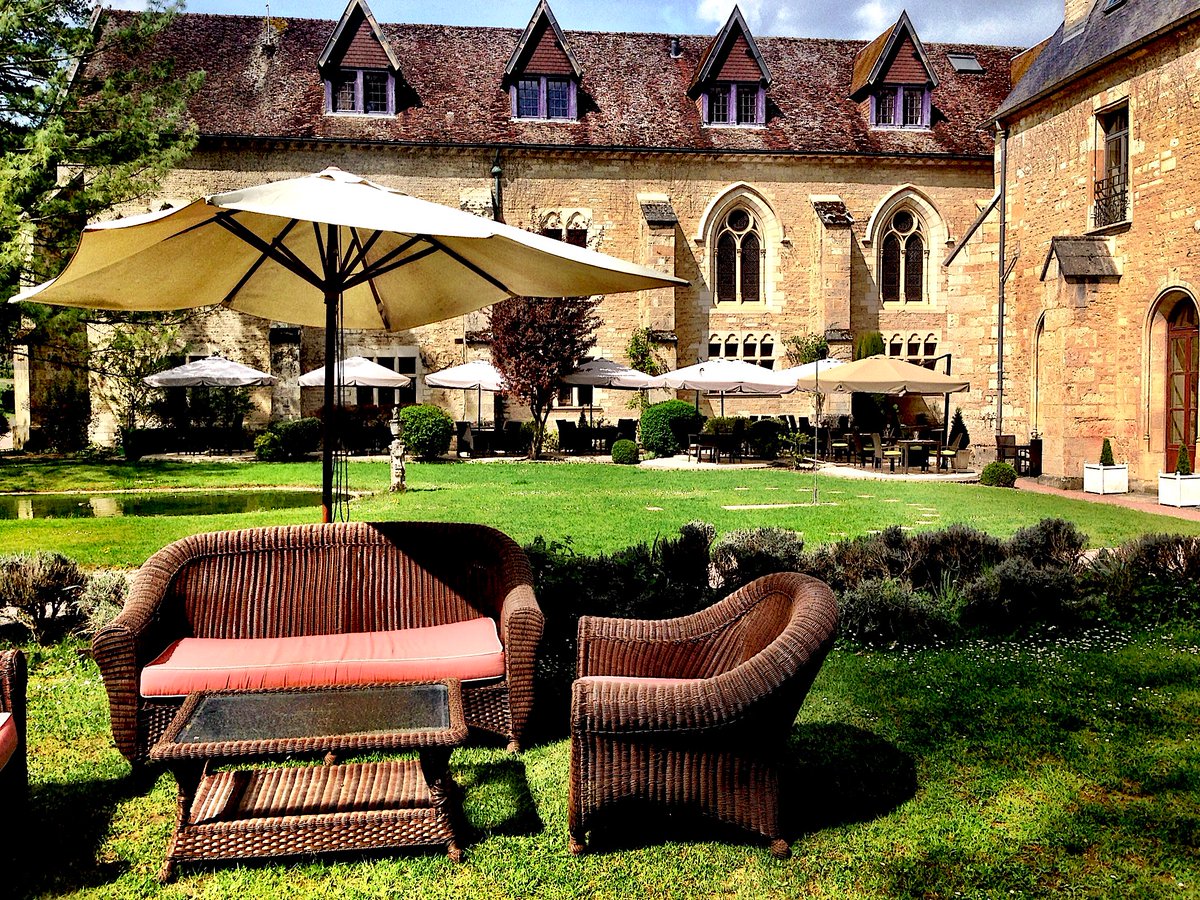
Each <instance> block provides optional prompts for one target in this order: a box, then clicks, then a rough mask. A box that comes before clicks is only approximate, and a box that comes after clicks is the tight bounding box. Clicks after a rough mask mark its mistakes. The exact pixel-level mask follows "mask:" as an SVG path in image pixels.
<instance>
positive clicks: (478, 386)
mask: <svg viewBox="0 0 1200 900" xmlns="http://www.w3.org/2000/svg"><path fill="white" fill-rule="evenodd" d="M425 383H426V384H427V385H429V386H430V387H440V388H459V389H460V390H465V391H469V390H474V391H475V392H476V404H475V409H476V415H477V417H478V418H477V422H478V424H479V425H482V424H483V392H484V391H492V392H493V393H494V392H496V391H506V390H508V383H507V382H506V381H505V380H504V376H503V375H501V374H500V370H499V369H497V368H496V367H495V366H494V365H492V364H491V363H490V362H488V361H487V360H486V359H473V360H471V361H470V362H468V363H463V364H462V365H459V366H451V367H450V368H448V369H442V370H441V371H440V372H431V373H429V374H428V375H426V376H425Z"/></svg>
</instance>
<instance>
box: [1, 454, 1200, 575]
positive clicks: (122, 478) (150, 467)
mask: <svg viewBox="0 0 1200 900" xmlns="http://www.w3.org/2000/svg"><path fill="white" fill-rule="evenodd" d="M408 471H409V485H410V488H411V490H409V491H408V492H407V493H405V494H403V495H396V494H388V493H387V492H386V488H387V478H388V473H387V466H386V464H384V463H351V465H350V482H349V483H350V487H351V489H352V490H355V491H374V492H377V493H376V494H375V495H374V496H371V497H366V498H363V499H359V500H356V501H355V502H354V503H353V504H352V512H351V515H352V517H353V518H355V519H358V520H373V519H418V520H426V521H468V522H480V523H484V524H489V525H494V526H496V527H498V528H500V529H502V530H503V531H505V532H507V533H508V534H510V535H512V536H513V538H515V539H516V540H517V541H518V542H520V543H527V542H529V541H531V540H533V539H534V538H535V537H538V536H544V537H546V538H548V539H557V540H561V539H564V538H567V537H569V538H570V539H571V541H572V542H573V545H574V547H575V548H576V549H577V550H579V551H580V552H586V553H595V552H599V551H611V550H615V549H618V548H621V547H624V546H628V545H629V544H633V543H636V542H639V541H652V540H654V539H655V538H656V537H659V536H662V535H673V534H675V533H676V532H677V531H678V529H679V526H681V525H683V524H684V523H686V522H690V521H696V520H700V521H704V522H708V523H710V524H712V525H714V526H715V527H716V528H717V531H718V533H724V532H727V531H731V530H735V529H740V528H753V527H756V526H762V525H775V526H779V527H783V528H790V529H794V530H796V531H799V532H801V533H802V534H803V535H804V538H805V540H806V542H808V543H809V544H819V543H824V542H826V541H831V540H839V539H841V538H843V537H846V536H849V535H856V534H864V533H866V532H867V531H870V530H873V529H882V528H885V527H887V526H888V525H891V524H897V525H901V526H904V527H908V528H914V529H923V528H935V527H940V526H944V525H948V524H950V523H954V522H962V523H966V524H970V525H973V526H975V527H978V528H981V529H984V530H986V531H989V532H992V533H994V534H997V535H1001V536H1006V535H1009V534H1012V532H1014V531H1015V530H1017V529H1018V528H1021V527H1023V526H1025V525H1030V524H1032V523H1034V522H1037V521H1038V520H1040V519H1043V518H1046V517H1050V516H1057V517H1061V518H1064V519H1069V520H1070V521H1073V522H1075V523H1076V524H1077V525H1078V526H1079V527H1080V528H1081V529H1082V530H1083V531H1084V532H1085V533H1087V534H1088V535H1089V537H1090V540H1091V543H1092V545H1093V546H1112V545H1115V544H1118V543H1120V542H1121V541H1124V540H1127V539H1129V538H1131V537H1134V536H1136V535H1139V534H1143V533H1146V532H1151V531H1170V532H1179V533H1188V534H1197V533H1200V523H1197V522H1191V521H1186V520H1181V519H1177V518H1172V517H1169V516H1156V515H1149V514H1146V513H1142V512H1139V511H1136V510H1129V509H1125V508H1122V507H1116V506H1109V505H1105V504H1097V503H1088V502H1085V501H1082V500H1070V499H1063V498H1060V497H1055V496H1049V495H1045V494H1033V493H1030V492H1022V491H1019V490H1017V491H1013V490H1004V489H999V488H984V487H981V486H979V485H971V484H935V483H927V482H902V481H894V482H881V481H851V480H847V479H838V478H826V477H820V478H818V479H817V484H818V496H819V501H820V502H819V504H818V505H817V506H813V505H812V495H813V478H812V476H811V474H809V473H802V472H791V471H787V470H784V469H753V470H740V471H734V470H729V471H716V470H704V471H662V470H651V469H645V468H634V467H627V466H612V465H595V464H589V463H522V462H496V463H486V464H468V463H428V464H421V463H415V464H412V465H410V466H409V470H408ZM319 479H320V472H319V467H318V465H317V464H316V463H291V464H278V463H252V464H230V463H200V464H189V463H148V464H144V465H143V464H137V465H126V464H101V465H84V464H75V465H74V466H67V465H66V464H59V463H55V464H28V465H23V464H14V463H7V464H6V465H5V466H4V467H3V468H2V469H0V487H7V488H8V489H10V490H11V489H18V488H21V486H34V485H36V486H37V487H38V489H41V490H46V489H54V490H61V489H63V488H64V487H66V486H68V485H70V486H78V487H81V488H86V489H89V490H100V489H106V488H125V487H136V488H137V489H150V488H160V489H165V488H170V487H184V488H194V487H212V488H214V489H220V488H230V487H238V486H266V485H286V486H312V485H316V484H318V483H319ZM736 507H742V508H740V509H739V508H736ZM316 518H317V513H316V512H315V511H314V510H311V509H291V510H280V511H276V512H260V513H244V514H237V515H220V516H171V517H159V518H124V519H122V518H112V519H59V520H31V521H19V522H14V521H7V522H0V552H12V551H18V550H36V549H47V548H53V549H57V550H59V551H60V552H62V553H65V554H67V555H68V556H71V557H72V558H74V559H76V560H78V561H79V562H80V563H81V564H83V565H85V566H137V565H140V564H141V563H142V562H143V561H144V560H145V559H146V557H147V556H149V555H150V554H151V553H153V552H154V551H155V550H157V549H159V548H160V547H162V546H163V545H164V544H167V543H169V542H170V541H172V540H175V539H176V538H179V537H183V536H185V535H188V534H194V533H197V532H201V531H214V530H219V529H226V528H239V527H249V526H255V525H267V524H283V523H294V522H312V521H316Z"/></svg>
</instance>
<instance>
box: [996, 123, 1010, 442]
mask: <svg viewBox="0 0 1200 900" xmlns="http://www.w3.org/2000/svg"><path fill="white" fill-rule="evenodd" d="M1007 232H1008V129H1007V128H1001V129H1000V269H999V276H998V281H999V285H1000V287H999V291H998V297H999V304H998V306H999V311H998V312H997V315H996V434H1002V433H1003V432H1004V282H1005V280H1006V279H1007V277H1008V273H1007V271H1005V256H1006V253H1005V238H1006V237H1007Z"/></svg>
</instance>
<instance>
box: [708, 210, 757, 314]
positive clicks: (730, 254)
mask: <svg viewBox="0 0 1200 900" xmlns="http://www.w3.org/2000/svg"><path fill="white" fill-rule="evenodd" d="M762 270H763V241H762V233H761V231H760V229H759V225H758V222H757V221H756V220H755V218H754V216H753V215H752V214H751V213H750V211H749V210H747V209H744V208H743V207H740V206H738V207H735V208H734V209H732V210H730V211H729V213H728V214H727V215H726V216H725V219H724V221H722V222H721V226H720V229H719V231H718V233H717V257H716V272H715V278H714V282H715V284H716V287H717V302H718V303H756V302H758V301H760V300H762V299H763V297H762V280H763V279H762Z"/></svg>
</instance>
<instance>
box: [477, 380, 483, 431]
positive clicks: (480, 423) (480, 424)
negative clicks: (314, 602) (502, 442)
mask: <svg viewBox="0 0 1200 900" xmlns="http://www.w3.org/2000/svg"><path fill="white" fill-rule="evenodd" d="M475 425H476V427H478V428H482V427H483V385H482V384H481V385H479V386H478V387H476V388H475Z"/></svg>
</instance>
